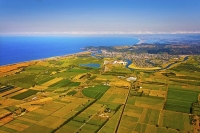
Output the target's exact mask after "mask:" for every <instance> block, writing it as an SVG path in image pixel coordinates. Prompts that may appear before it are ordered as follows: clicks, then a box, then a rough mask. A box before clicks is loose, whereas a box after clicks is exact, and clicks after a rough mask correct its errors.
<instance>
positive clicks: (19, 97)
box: [11, 90, 38, 100]
mask: <svg viewBox="0 0 200 133" xmlns="http://www.w3.org/2000/svg"><path fill="white" fill-rule="evenodd" d="M37 92H38V91H37V90H28V91H25V92H22V93H20V94H18V95H15V96H13V97H11V98H13V99H17V100H22V99H25V98H27V97H29V96H32V95H35V94H36V93H37Z"/></svg>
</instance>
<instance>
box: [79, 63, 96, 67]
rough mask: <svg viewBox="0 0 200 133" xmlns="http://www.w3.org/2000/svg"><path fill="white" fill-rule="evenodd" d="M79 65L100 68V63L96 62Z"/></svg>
mask: <svg viewBox="0 0 200 133" xmlns="http://www.w3.org/2000/svg"><path fill="white" fill-rule="evenodd" d="M80 66H85V67H92V68H100V64H97V63H89V64H80Z"/></svg>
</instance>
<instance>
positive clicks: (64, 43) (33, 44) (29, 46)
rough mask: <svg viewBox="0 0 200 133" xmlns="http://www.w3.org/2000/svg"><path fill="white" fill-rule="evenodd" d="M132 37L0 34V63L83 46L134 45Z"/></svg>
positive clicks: (9, 62)
mask: <svg viewBox="0 0 200 133" xmlns="http://www.w3.org/2000/svg"><path fill="white" fill-rule="evenodd" d="M138 42H139V40H138V39H137V38H134V37H116V36H115V37H58V36H54V37H52V36H0V65H1V66H2V65H8V64H13V63H18V62H24V61H30V60H37V59H42V58H49V57H53V56H61V55H67V54H73V53H77V52H81V51H83V50H81V48H84V47H85V46H120V45H121V46H122V45H134V44H136V43H138Z"/></svg>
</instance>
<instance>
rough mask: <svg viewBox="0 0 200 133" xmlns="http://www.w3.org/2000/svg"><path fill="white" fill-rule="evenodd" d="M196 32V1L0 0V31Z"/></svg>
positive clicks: (199, 28) (199, 13)
mask: <svg viewBox="0 0 200 133" xmlns="http://www.w3.org/2000/svg"><path fill="white" fill-rule="evenodd" d="M158 32H164V33H174V32H186V33H187V32H188V33H189V32H199V33H200V0H0V34H14V33H15V34H21V33H30V34H31V33H34V34H40V33H44V34H46V33H53V34H59V33H67V34H70V33H75V34H79V33H90V34H93V33H94V34H97V33H158Z"/></svg>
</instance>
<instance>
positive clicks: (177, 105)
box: [165, 88, 198, 113]
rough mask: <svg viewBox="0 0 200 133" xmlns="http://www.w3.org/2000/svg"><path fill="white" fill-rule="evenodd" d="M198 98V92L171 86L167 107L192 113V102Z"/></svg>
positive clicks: (167, 108)
mask: <svg viewBox="0 0 200 133" xmlns="http://www.w3.org/2000/svg"><path fill="white" fill-rule="evenodd" d="M197 100H198V92H195V91H191V90H183V89H182V90H180V89H174V88H169V90H168V94H167V100H166V103H165V109H166V110H172V111H178V112H184V113H190V111H191V110H190V109H191V107H192V103H194V102H196V101H197Z"/></svg>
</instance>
